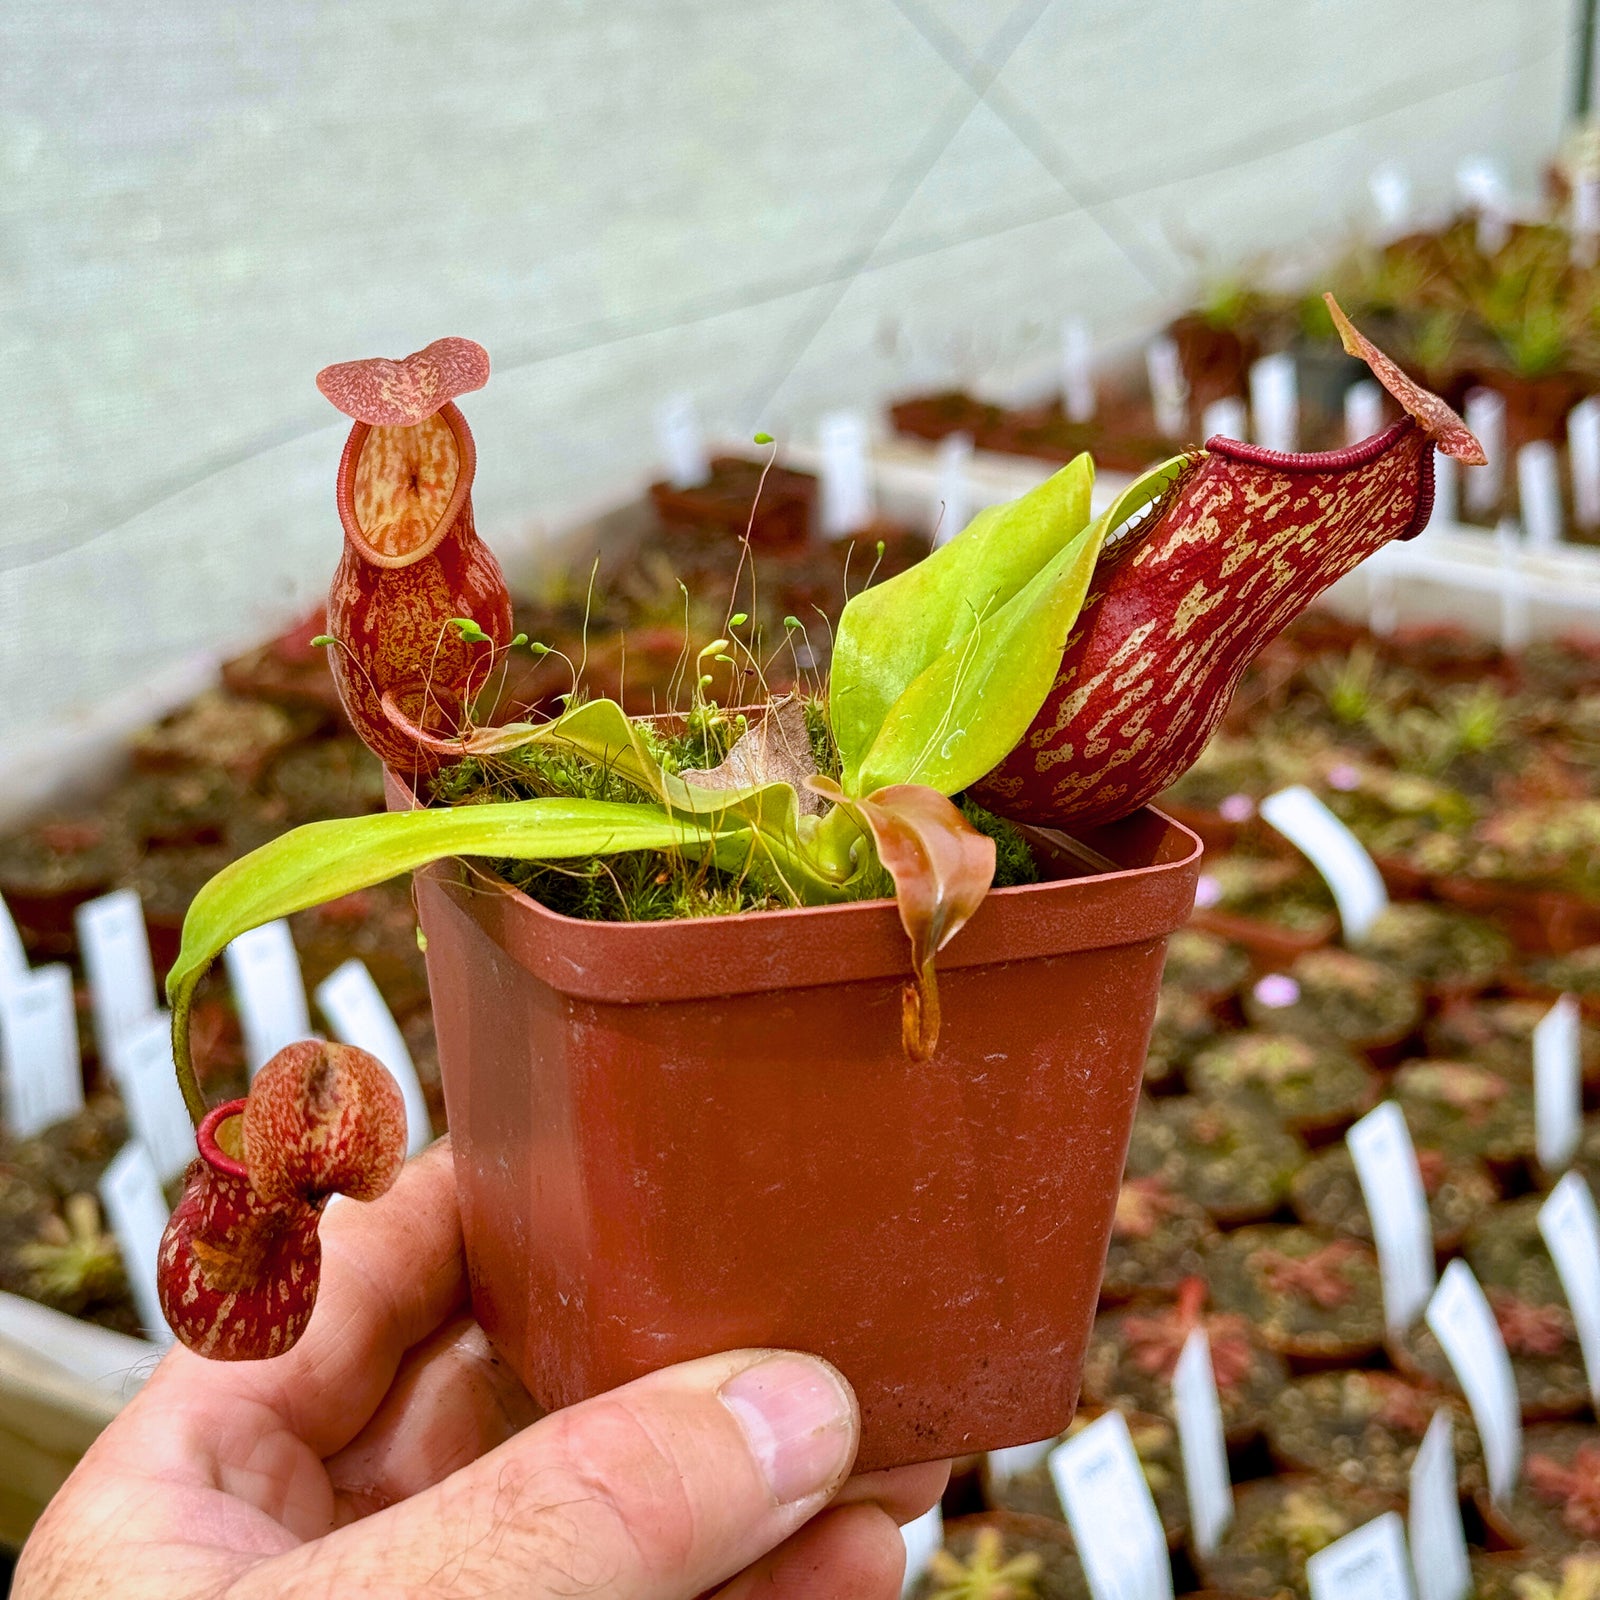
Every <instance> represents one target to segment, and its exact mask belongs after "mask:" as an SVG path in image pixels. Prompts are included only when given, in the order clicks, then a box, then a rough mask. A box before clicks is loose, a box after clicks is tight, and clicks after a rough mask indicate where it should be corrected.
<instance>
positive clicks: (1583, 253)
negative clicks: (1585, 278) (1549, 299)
mask: <svg viewBox="0 0 1600 1600" xmlns="http://www.w3.org/2000/svg"><path fill="white" fill-rule="evenodd" d="M1571 227H1572V261H1573V265H1575V266H1578V267H1583V268H1585V269H1587V268H1589V267H1592V266H1593V265H1594V264H1595V257H1596V254H1597V252H1600V179H1597V178H1594V177H1582V178H1579V179H1578V181H1577V182H1576V183H1575V184H1573V186H1572V218H1571Z"/></svg>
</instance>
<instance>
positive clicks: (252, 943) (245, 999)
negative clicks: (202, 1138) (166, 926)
mask: <svg viewBox="0 0 1600 1600" xmlns="http://www.w3.org/2000/svg"><path fill="white" fill-rule="evenodd" d="M222 955H223V959H224V960H225V961H226V962H227V964H228V981H229V982H230V983H231V984H232V985H233V998H234V1001H235V1003H236V1004H237V1005H238V1007H239V1023H240V1026H241V1027H242V1028H243V1030H244V1046H245V1057H246V1059H247V1060H248V1061H249V1063H250V1072H251V1075H252V1076H254V1075H255V1074H256V1073H258V1072H259V1071H260V1070H261V1069H262V1067H264V1066H265V1065H266V1064H267V1062H269V1061H270V1060H271V1059H272V1058H273V1056H275V1055H276V1054H277V1053H278V1052H279V1051H280V1050H281V1049H283V1047H284V1046H285V1045H289V1044H293V1043H294V1042H295V1040H296V1039H304V1038H306V1037H307V1036H308V1035H309V1034H310V1032H311V1015H310V1013H309V1011H308V1010H307V1009H306V985H305V979H304V978H302V977H301V975H300V957H299V956H298V955H297V954H296V953H295V948H294V938H293V936H292V935H291V934H290V932H289V924H288V923H287V922H284V921H282V920H279V921H277V922H268V923H263V924H262V926H261V927H259V928H252V929H251V930H250V932H249V933H241V934H240V935H239V937H238V938H237V939H235V940H234V941H233V942H232V943H231V944H230V945H229V946H228V948H227V949H226V950H224V951H223V953H222Z"/></svg>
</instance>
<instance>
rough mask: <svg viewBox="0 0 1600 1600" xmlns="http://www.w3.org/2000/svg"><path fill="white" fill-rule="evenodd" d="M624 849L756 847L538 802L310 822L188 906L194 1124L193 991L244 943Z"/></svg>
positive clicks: (182, 960)
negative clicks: (416, 881)
mask: <svg viewBox="0 0 1600 1600" xmlns="http://www.w3.org/2000/svg"><path fill="white" fill-rule="evenodd" d="M791 799H792V791H791ZM780 842H781V841H780ZM628 850H681V851H682V852H683V853H684V854H686V855H689V856H693V857H700V856H704V855H706V854H708V853H710V854H711V855H713V857H714V859H715V860H716V861H717V863H718V864H719V865H721V866H724V867H729V868H737V867H739V866H740V865H742V864H743V863H744V862H746V861H747V860H749V858H750V855H751V851H752V839H751V832H750V829H749V828H748V827H744V826H739V825H735V826H723V827H721V828H717V827H714V826H713V825H712V822H711V821H709V820H707V819H705V818H695V817H686V816H673V815H671V814H669V813H668V812H666V811H665V810H663V809H662V808H661V807H659V806H654V805H646V804H640V805H626V804H618V803H616V802H614V801H606V800H568V799H542V800H521V801H511V802H507V803H504V804H497V805H482V806H458V807H455V808H452V809H450V810H439V811H432V810H417V811H405V812H391V813H388V814H386V815H380V816H369V817H347V818H340V819H336V820H333V821H328V822H311V823H307V824H306V825H305V826H304V827H301V828H295V829H293V830H292V831H291V832H289V833H286V834H283V835H281V836H280V837H279V838H277V839H274V840H272V841H271V842H270V843H268V844H265V845H262V846H261V848H260V849H258V850H253V851H251V852H250V854H249V855H247V856H242V857H240V859H239V860H237V861H235V862H233V863H232V864H231V865H229V866H227V867H224V868H223V870H222V871H221V872H219V873H218V874H217V875H216V877H214V878H213V879H212V880H211V881H210V882H209V883H208V884H206V886H205V887H204V888H203V889H202V890H201V891H200V892H199V894H197V895H196V896H195V898H194V902H193V904H191V905H190V907H189V913H188V915H187V916H186V917H185V918H184V923H183V944H182V947H181V948H180V950H179V951H178V959H177V961H176V962H175V963H174V964H173V967H172V970H171V972H170V973H168V975H167V999H168V1001H169V1003H170V1004H171V1007H172V1030H173V1054H174V1057H175V1059H176V1061H177V1065H178V1079H179V1082H180V1084H181V1085H182V1086H183V1091H184V1098H185V1100H186V1101H187V1102H188V1104H189V1111H190V1114H191V1115H193V1116H194V1117H195V1118H196V1119H197V1120H198V1118H199V1117H200V1116H202V1115H204V1112H205V1105H204V1101H203V1100H202V1098H201V1096H200V1092H199V1089H198V1087H197V1085H196V1083H195V1079H194V1070H193V1065H192V1062H191V1060H190V1056H189V1009H190V1006H191V1005H192V1003H193V1001H194V991H195V986H196V985H197V984H198V983H199V981H200V979H201V977H202V976H203V975H204V974H205V971H206V969H207V968H208V967H209V966H210V965H211V963H212V962H213V961H214V960H216V958H217V957H218V956H219V955H220V954H221V953H222V951H223V950H224V949H225V948H226V947H227V946H228V945H229V944H230V943H231V942H232V941H233V940H234V939H236V938H237V937H238V936H239V935H240V934H241V933H246V932H248V931H249V930H250V929H251V928H258V927H260V926H261V925H262V924H263V923H266V922H272V921H275V920H276V919H277V918H279V917H286V916H289V915H291V914H292V913H293V912H296V911H303V910H305V909H306V908H307V907H308V906H316V905H322V904H324V903H325V902H327V901H329V900H337V899H338V898H339V897H340V896H341V895H346V894H351V893H353V892H354V891H355V890H357V889H365V888H369V887H371V885H373V884H375V883H383V882H384V881H386V880H387V879H389V878H395V877H399V876H400V875H401V874H403V873H407V872H411V871H414V870H415V869H416V868H418V867H423V866H426V865H428V863H430V862H433V861H440V860H443V859H445V858H446V857H449V856H488V857H509V858H511V859H514V860H518V861H560V860H570V859H572V858H575V857H588V856H604V855H617V854H620V853H621V852H623V851H628Z"/></svg>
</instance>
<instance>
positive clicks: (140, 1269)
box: [100, 1139, 172, 1344]
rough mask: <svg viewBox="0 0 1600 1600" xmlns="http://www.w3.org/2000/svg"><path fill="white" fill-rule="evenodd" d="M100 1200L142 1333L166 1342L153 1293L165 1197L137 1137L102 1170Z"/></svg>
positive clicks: (158, 1301)
mask: <svg viewBox="0 0 1600 1600" xmlns="http://www.w3.org/2000/svg"><path fill="white" fill-rule="evenodd" d="M100 1205H101V1207H102V1208H103V1209H104V1211H105V1214H106V1221H107V1222H108V1223H110V1224H111V1231H112V1233H114V1234H115V1235H116V1237H117V1247H118V1249H120V1250H121V1251H122V1264H123V1266H124V1267H125V1268H126V1270H127V1274H128V1289H129V1292H130V1293H131V1294H132V1295H133V1303H134V1307H135V1308H136V1309H137V1311H138V1313H139V1321H140V1323H141V1324H142V1325H143V1328H144V1334H145V1337H146V1338H147V1339H154V1340H156V1341H157V1342H158V1343H160V1344H171V1343H172V1331H171V1329H169V1328H168V1327H167V1319H166V1317H165V1316H164V1315H163V1314H162V1311H161V1297H160V1295H159V1294H158V1293H157V1292H156V1258H157V1256H158V1254H159V1252H160V1248H161V1232H162V1230H163V1229H164V1228H165V1227H166V1225H167V1202H166V1200H165V1199H163V1198H162V1194H161V1182H160V1180H159V1179H158V1178H157V1177H156V1169H155V1168H154V1166H152V1165H151V1162H150V1152H149V1151H148V1150H146V1149H145V1147H144V1146H143V1145H142V1144H141V1143H140V1142H139V1141H138V1140H137V1139H133V1140H130V1141H129V1143H127V1144H125V1145H124V1146H123V1147H122V1149H121V1150H120V1151H119V1152H118V1153H117V1155H116V1156H114V1157H113V1158H112V1161H111V1163H110V1165H109V1166H108V1167H107V1168H106V1170H105V1171H104V1172H103V1173H102V1174H101V1176H100Z"/></svg>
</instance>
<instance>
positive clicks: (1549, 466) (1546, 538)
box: [1517, 439, 1562, 550]
mask: <svg viewBox="0 0 1600 1600" xmlns="http://www.w3.org/2000/svg"><path fill="white" fill-rule="evenodd" d="M1517 500H1518V503H1519V504H1520V505H1521V507H1522V536H1523V539H1524V541H1525V542H1526V544H1527V545H1528V547H1529V549H1531V550H1550V549H1553V548H1554V547H1555V546H1556V545H1558V544H1560V543H1561V519H1562V508H1561V463H1560V461H1559V460H1558V458H1557V456H1556V447H1555V446H1554V445H1553V444H1551V443H1550V442H1549V441H1548V440H1545V439H1536V440H1534V442H1533V443H1532V444H1525V445H1523V447H1522V448H1521V449H1520V450H1519V451H1518V452H1517Z"/></svg>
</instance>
